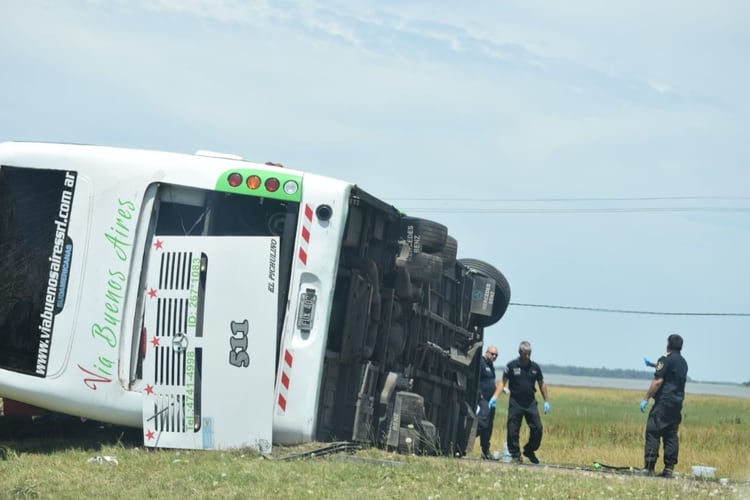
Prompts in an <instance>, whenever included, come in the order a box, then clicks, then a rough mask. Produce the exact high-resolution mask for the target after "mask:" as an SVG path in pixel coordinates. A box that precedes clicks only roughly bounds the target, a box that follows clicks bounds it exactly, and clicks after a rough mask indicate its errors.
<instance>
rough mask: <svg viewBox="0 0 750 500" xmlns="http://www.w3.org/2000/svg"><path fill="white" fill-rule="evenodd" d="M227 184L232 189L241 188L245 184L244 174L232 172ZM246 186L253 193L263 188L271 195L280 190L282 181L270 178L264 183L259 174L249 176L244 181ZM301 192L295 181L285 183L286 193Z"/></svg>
mask: <svg viewBox="0 0 750 500" xmlns="http://www.w3.org/2000/svg"><path fill="white" fill-rule="evenodd" d="M227 182H228V183H229V185H230V186H231V187H239V186H241V185H242V184H243V177H242V174H240V173H239V172H232V173H231V174H229V176H228V177H227ZM244 184H245V185H246V186H247V188H248V189H249V190H251V191H255V190H257V189H260V188H261V186H262V187H264V188H265V189H266V191H267V192H269V193H275V192H276V191H278V190H279V187H281V181H279V179H278V178H276V177H268V178H266V180H265V181H264V180H263V179H262V178H261V177H260V176H259V175H257V174H251V175H248V176H247V179H244ZM298 190H299V185H298V184H297V182H296V181H294V180H288V181H286V182H284V193H286V194H289V195H292V194H295V193H296V192H297V191H298Z"/></svg>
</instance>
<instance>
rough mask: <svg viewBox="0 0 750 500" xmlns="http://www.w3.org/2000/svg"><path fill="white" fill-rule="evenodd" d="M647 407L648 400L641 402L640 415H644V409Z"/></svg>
mask: <svg viewBox="0 0 750 500" xmlns="http://www.w3.org/2000/svg"><path fill="white" fill-rule="evenodd" d="M647 406H648V399H644V400H643V401H641V413H646V407H647Z"/></svg>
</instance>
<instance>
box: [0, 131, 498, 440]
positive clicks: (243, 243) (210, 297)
mask: <svg viewBox="0 0 750 500" xmlns="http://www.w3.org/2000/svg"><path fill="white" fill-rule="evenodd" d="M456 248H457V242H455V240H453V239H452V238H451V237H450V236H448V235H447V229H446V228H445V227H444V226H441V225H439V224H437V223H432V222H430V221H424V220H421V219H413V218H408V217H404V216H402V215H401V214H400V213H399V212H398V211H397V210H396V209H395V208H394V207H392V206H389V205H387V204H385V203H383V202H382V201H380V200H378V199H377V198H374V197H372V196H370V195H369V194H367V193H366V192H364V191H362V190H361V189H360V188H359V187H358V186H356V185H354V184H351V183H347V182H344V181H340V180H336V179H331V178H326V177H322V176H317V175H313V174H309V173H303V172H301V171H296V170H291V169H285V168H281V167H278V166H275V165H270V164H258V163H250V162H245V161H241V160H239V159H236V158H234V157H229V156H228V155H224V156H223V157H219V156H218V155H213V156H207V155H184V154H175V153H163V152H153V151H141V150H131V149H119V148H105V147H97V146H81V145H69V144H49V143H23V142H7V143H2V144H0V397H3V398H7V399H12V400H16V401H21V402H24V403H27V404H31V405H35V406H38V407H41V408H45V409H48V410H52V411H57V412H61V413H66V414H71V415H79V416H83V417H87V418H91V419H95V420H100V421H103V422H110V423H114V424H121V425H126V426H132V427H142V428H143V436H144V444H145V445H147V446H161V447H172V448H194V449H226V448H236V447H253V448H257V449H259V450H261V451H270V449H271V444H272V442H275V443H284V444H292V443H300V442H306V441H312V440H331V439H347V440H355V441H369V442H373V443H375V444H378V445H383V446H389V447H393V448H397V449H403V447H404V443H405V442H407V441H408V442H411V441H409V440H408V439H407V438H409V437H410V436H411V437H413V438H415V439H417V440H418V441H419V442H421V443H423V445H422V449H421V451H423V452H435V453H455V452H465V451H466V449H467V447H468V446H470V445H471V442H472V441H473V436H474V434H473V433H474V430H473V429H474V428H475V421H476V417H475V415H474V413H473V410H472V408H474V407H475V403H476V398H477V384H478V379H477V374H478V356H479V355H480V354H481V345H482V339H483V328H484V327H485V326H488V325H490V324H492V323H494V322H496V321H498V320H499V319H500V317H501V316H502V315H503V313H504V312H505V309H506V308H507V305H508V301H509V299H510V289H509V287H508V284H507V281H505V279H504V277H503V276H502V274H500V272H499V271H497V270H496V269H495V268H494V267H492V266H490V265H488V264H485V263H483V262H481V261H476V260H470V259H465V260H458V261H457V260H456ZM415 433H416V434H415Z"/></svg>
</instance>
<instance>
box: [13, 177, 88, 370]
mask: <svg viewBox="0 0 750 500" xmlns="http://www.w3.org/2000/svg"><path fill="white" fill-rule="evenodd" d="M75 182H76V172H72V171H65V170H42V169H29V168H18V167H11V166H5V165H3V166H0V368H5V369H7V370H13V371H17V372H21V373H26V374H29V375H37V376H40V377H43V376H45V374H46V362H43V361H40V360H42V359H46V356H47V354H48V351H49V346H50V342H51V337H52V332H53V325H54V321H55V315H56V314H57V313H59V312H60V311H61V310H62V308H63V306H64V305H65V292H66V286H67V281H68V269H69V265H70V259H71V254H72V243H71V242H70V239H69V238H68V225H69V222H70V217H71V216H72V213H71V209H72V206H73V194H74V190H75Z"/></svg>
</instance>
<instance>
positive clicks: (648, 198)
mask: <svg viewBox="0 0 750 500" xmlns="http://www.w3.org/2000/svg"><path fill="white" fill-rule="evenodd" d="M385 199H388V200H400V201H481V202H488V201H490V202H494V201H497V202H534V203H536V202H545V203H546V202H577V201H665V200H670V201H674V200H750V196H638V197H628V198H473V197H472V198H446V197H439V198H432V197H417V198H415V197H409V198H390V197H386V198H385Z"/></svg>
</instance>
